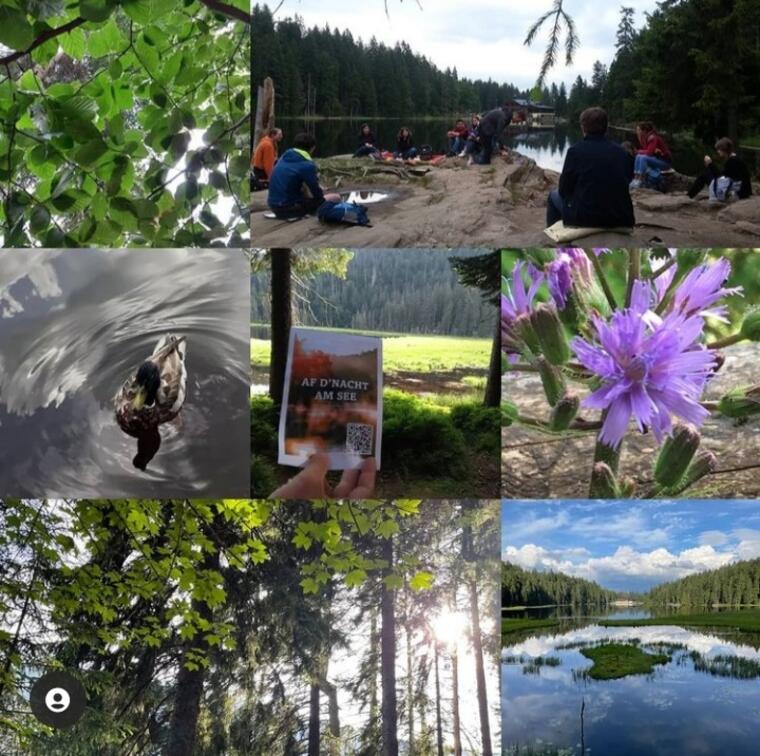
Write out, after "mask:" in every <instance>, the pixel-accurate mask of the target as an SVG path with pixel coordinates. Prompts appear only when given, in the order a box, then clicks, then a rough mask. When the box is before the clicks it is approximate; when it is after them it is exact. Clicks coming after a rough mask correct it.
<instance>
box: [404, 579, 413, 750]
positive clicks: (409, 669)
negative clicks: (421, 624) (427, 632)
mask: <svg viewBox="0 0 760 756" xmlns="http://www.w3.org/2000/svg"><path fill="white" fill-rule="evenodd" d="M405 604H406V612H407V616H406V627H405V628H404V630H405V633H404V634H405V635H406V707H407V730H408V736H407V737H408V739H409V748H408V751H407V753H408V754H409V756H414V659H413V657H412V634H411V632H410V631H409V622H410V620H409V595H408V594H407V595H406V596H405Z"/></svg>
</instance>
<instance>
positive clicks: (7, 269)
mask: <svg viewBox="0 0 760 756" xmlns="http://www.w3.org/2000/svg"><path fill="white" fill-rule="evenodd" d="M247 273H248V268H247V261H246V258H245V255H244V254H243V253H242V252H240V251H226V250H150V251H148V250H145V251H143V250H111V251H100V250H67V251H65V252H63V251H58V250H56V251H45V250H35V251H19V252H16V251H4V252H2V253H0V456H2V464H1V465H0V491H2V492H3V494H5V495H18V496H42V495H47V496H54V495H57V496H66V497H118V496H145V497H156V496H161V495H164V496H201V495H209V496H215V495H230V496H243V495H245V494H246V491H247V489H248V477H249V473H248V469H247V468H248V465H249V460H248V449H249V445H250V444H249V433H250V429H249V417H248V409H247V397H248V392H249V388H248V387H249V365H248V362H249V326H248V312H247V309H248V305H247V303H248V275H247ZM167 332H177V333H181V334H182V335H184V336H186V337H187V344H188V353H187V354H188V356H187V363H188V384H187V399H186V402H185V406H184V408H183V410H182V413H181V415H180V418H178V419H179V420H181V422H176V423H175V422H172V423H167V424H166V425H162V426H161V429H160V437H159V438H158V439H157V438H156V437H155V435H151V436H149V437H147V438H145V439H142V440H141V441H139V442H137V443H136V442H135V439H134V438H130V437H128V436H126V435H125V434H123V433H122V431H121V430H120V429H119V427H118V426H117V424H116V421H115V418H114V414H113V397H114V395H115V394H116V391H117V390H118V389H119V387H120V386H121V384H122V382H123V381H124V378H125V376H127V375H128V374H129V373H130V372H131V371H133V370H134V369H135V366H136V365H138V364H140V363H141V362H142V360H144V359H145V356H146V355H148V354H151V352H152V350H153V347H154V345H155V343H156V341H157V340H158V338H159V337H160V336H162V335H164V334H166V333H167ZM159 447H160V449H159ZM153 455H155V456H153ZM151 457H153V458H152V461H150V458H151ZM149 462H150V465H149V466H148V463H149ZM145 468H147V469H145ZM142 470H145V471H144V472H143V471H142Z"/></svg>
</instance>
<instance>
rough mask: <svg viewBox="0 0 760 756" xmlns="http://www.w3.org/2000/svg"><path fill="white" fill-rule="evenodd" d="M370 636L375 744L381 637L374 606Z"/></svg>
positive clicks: (371, 717) (374, 739)
mask: <svg viewBox="0 0 760 756" xmlns="http://www.w3.org/2000/svg"><path fill="white" fill-rule="evenodd" d="M369 638H370V673H369V674H370V679H369V727H370V734H371V743H370V744H371V745H372V746H374V745H375V744H376V743H377V741H378V737H377V736H378V730H377V722H378V718H377V708H378V707H377V647H378V645H379V644H380V638H379V637H378V635H377V613H376V609H375V608H374V607H373V609H372V616H371V617H370V627H369Z"/></svg>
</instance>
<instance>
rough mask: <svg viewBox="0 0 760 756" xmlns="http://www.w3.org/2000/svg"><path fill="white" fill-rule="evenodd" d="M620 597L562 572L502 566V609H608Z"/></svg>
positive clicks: (508, 565) (509, 565)
mask: <svg viewBox="0 0 760 756" xmlns="http://www.w3.org/2000/svg"><path fill="white" fill-rule="evenodd" d="M616 597H617V593H616V592H615V591H608V590H605V589H604V588H602V587H601V586H600V585H598V584H597V583H593V582H591V581H590V580H583V579H582V578H577V577H570V576H569V575H563V574H562V573H561V572H539V571H537V570H524V569H522V568H521V567H518V566H517V565H514V564H510V563H509V562H504V563H502V566H501V605H502V606H504V607H508V606H555V605H556V606H574V607H596V608H600V609H601V608H604V607H606V606H608V605H609V604H611V603H612V602H613V601H614V600H615V598H616Z"/></svg>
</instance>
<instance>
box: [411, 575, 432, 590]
mask: <svg viewBox="0 0 760 756" xmlns="http://www.w3.org/2000/svg"><path fill="white" fill-rule="evenodd" d="M432 584H433V575H432V573H430V572H418V573H417V574H416V575H414V577H412V579H411V580H410V581H409V586H410V587H411V589H412V590H413V591H426V590H428V589H429V588H430V587H431V586H432Z"/></svg>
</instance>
